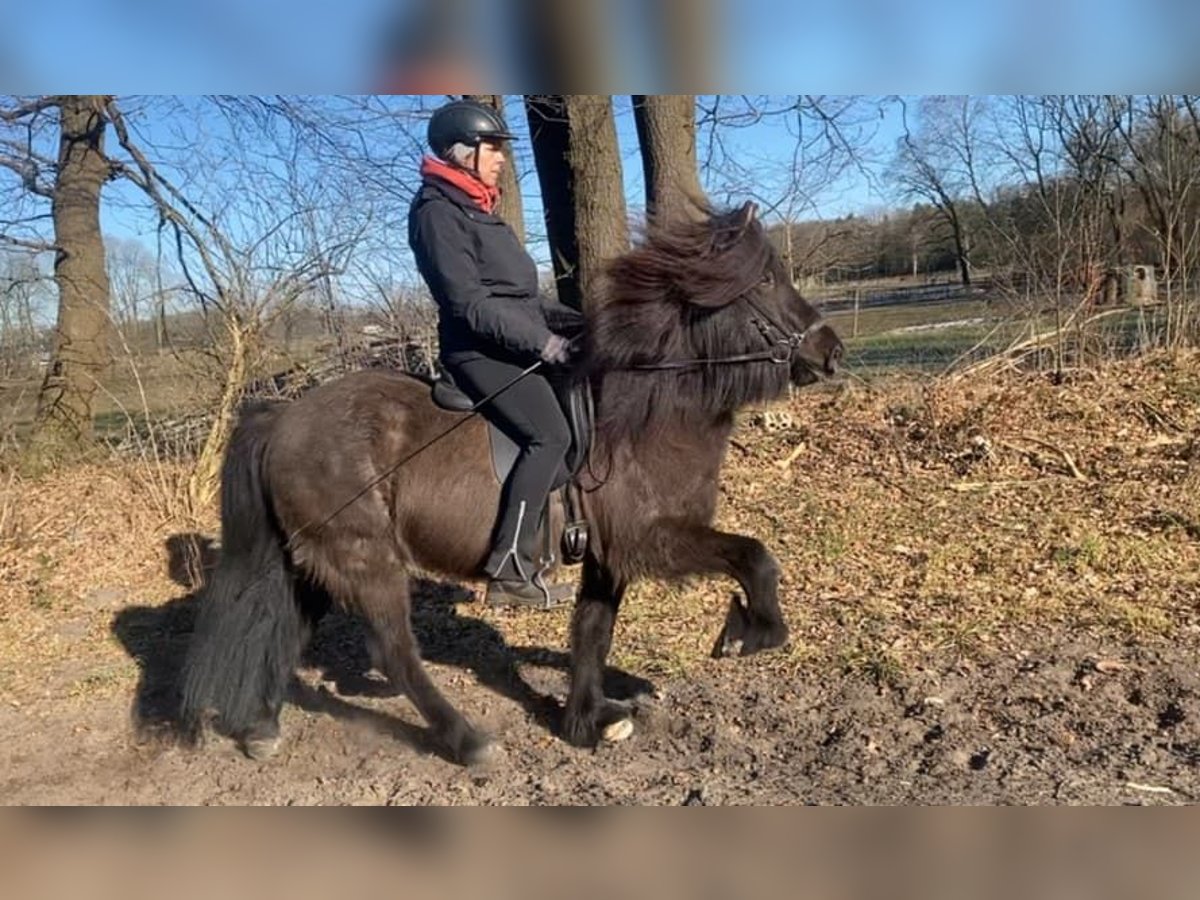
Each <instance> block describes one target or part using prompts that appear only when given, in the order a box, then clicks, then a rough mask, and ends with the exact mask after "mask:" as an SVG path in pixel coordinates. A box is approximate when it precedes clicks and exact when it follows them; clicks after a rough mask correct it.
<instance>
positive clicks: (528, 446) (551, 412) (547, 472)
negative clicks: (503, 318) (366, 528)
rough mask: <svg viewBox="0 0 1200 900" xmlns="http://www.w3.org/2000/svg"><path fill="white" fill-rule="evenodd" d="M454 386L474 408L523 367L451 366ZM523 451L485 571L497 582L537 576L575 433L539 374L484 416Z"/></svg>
mask: <svg viewBox="0 0 1200 900" xmlns="http://www.w3.org/2000/svg"><path fill="white" fill-rule="evenodd" d="M446 368H447V369H448V370H449V372H450V376H451V377H452V378H453V379H454V383H455V384H457V385H458V386H459V387H460V388H462V390H463V392H464V393H466V394H467V396H469V397H470V398H471V399H472V400H473V401H474V402H476V403H478V402H479V401H480V400H481V399H483V398H484V397H486V396H488V395H489V394H491V393H492V392H493V391H496V390H499V389H500V388H502V387H504V385H506V384H508V383H509V382H510V381H512V380H513V379H514V378H516V377H517V376H518V375H520V374H521V371H522V367H521V366H518V365H515V364H513V363H510V362H504V361H501V360H497V359H488V358H482V359H469V360H466V361H462V362H457V363H447V364H446ZM482 412H483V413H484V415H486V416H487V418H488V419H490V420H491V421H493V422H495V423H496V425H497V426H498V427H500V428H501V429H502V430H503V431H504V432H505V433H506V434H507V435H508V436H509V437H511V438H512V439H513V440H514V441H516V443H517V444H518V445H519V446H520V448H521V453H520V455H519V456H518V457H517V461H516V463H515V464H514V465H513V469H512V472H511V473H510V474H509V476H508V480H507V481H506V482H505V484H504V489H503V491H502V493H501V498H500V512H499V515H498V517H497V519H496V527H495V531H494V532H493V536H492V552H491V555H490V556H489V557H488V560H487V563H486V565H485V567H484V568H485V570H486V572H487V574H489V575H491V576H492V577H494V578H513V579H516V578H519V579H521V580H525V581H527V580H529V579H530V578H532V577H533V575H534V574H535V573H536V572H537V570H538V563H537V560H538V558H539V555H540V554H539V552H538V530H539V525H540V524H541V520H542V515H543V512H544V510H545V508H546V500H547V497H548V495H549V493H550V488H551V486H552V485H553V483H554V479H555V476H556V475H557V474H558V471H559V468H560V466H562V464H563V459H564V457H565V456H566V455H567V450H569V449H570V443H571V431H570V428H569V426H568V425H567V420H566V417H565V416H564V415H563V411H562V406H561V405H560V404H559V402H558V398H557V396H555V393H554V389H553V388H552V387H551V386H550V382H549V381H547V380H546V378H545V377H544V376H542V375H540V374H538V373H537V372H533V373H530V374H529V375H526V376H525V377H524V378H522V379H521V380H520V381H518V382H517V383H516V384H514V385H512V386H511V387H510V388H508V389H507V390H506V391H504V392H503V393H502V394H500V395H499V396H498V397H496V398H495V399H494V400H492V401H491V402H490V403H488V405H487V406H486V407H484V409H483V410H482Z"/></svg>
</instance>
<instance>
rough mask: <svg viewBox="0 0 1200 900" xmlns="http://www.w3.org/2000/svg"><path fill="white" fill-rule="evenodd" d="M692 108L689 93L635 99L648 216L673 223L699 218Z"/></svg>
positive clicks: (699, 190) (701, 197) (635, 115)
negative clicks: (679, 219) (675, 219)
mask: <svg viewBox="0 0 1200 900" xmlns="http://www.w3.org/2000/svg"><path fill="white" fill-rule="evenodd" d="M695 106H696V101H695V97H694V96H693V95H692V94H637V95H635V96H634V98H633V118H634V122H635V123H636V124H637V134H638V143H639V144H640V145H641V148H642V171H643V173H644V175H645V180H646V215H647V216H659V217H662V218H664V219H673V218H681V217H698V216H699V214H700V205H699V204H701V203H703V198H704V191H703V190H702V189H701V187H700V174H699V171H698V169H697V165H696V111H695Z"/></svg>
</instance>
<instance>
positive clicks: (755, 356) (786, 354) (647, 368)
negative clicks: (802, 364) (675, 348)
mask: <svg viewBox="0 0 1200 900" xmlns="http://www.w3.org/2000/svg"><path fill="white" fill-rule="evenodd" d="M746 303H747V305H748V306H749V307H750V308H751V309H752V310H754V312H755V314H756V315H755V317H754V318H752V319H751V320H750V322H751V324H753V325H754V326H755V327H756V328H757V329H758V332H759V334H761V335H762V336H763V338H764V339H765V340H766V341H768V342H769V344H770V346H769V347H768V348H767V349H765V350H758V351H755V352H753V353H738V354H735V355H734V356H711V357H703V358H700V359H672V360H666V361H665V362H658V363H632V364H630V365H627V366H621V368H622V369H627V370H628V369H632V370H634V371H638V372H661V371H664V370H671V369H676V370H677V369H696V368H704V367H705V366H718V365H729V364H736V363H750V362H770V363H773V364H775V365H780V366H781V365H785V364H787V363H790V362H791V361H792V357H793V356H794V355H795V354H796V353H797V352H798V351H799V350H800V345H801V344H803V343H804V341H805V340H806V339H807V338H808V336H809V335H810V334H811V333H812V332H813V331H815V330H816V329H818V328H820V327H821V326H822V325H823V324H825V320H824V319H822V318H821V317H820V316H819V315H818V316H817V317H816V318H815V319H813V321H812V322H810V323H809V324H808V325H807V326H806V327H805V329H804V330H803V331H788V330H787V329H786V328H784V327H783V326H782V325H780V324H779V323H778V322H777V321H775V319H774V318H772V317H771V316H770V315H768V314H767V313H765V312H763V310H762V309H760V308H759V306H758V305H757V304H756V303H755V302H754V301H753V300H751V299H750V298H748V297H747V298H746ZM772 328H773V329H775V335H774V336H773V335H772V334H771V329H772Z"/></svg>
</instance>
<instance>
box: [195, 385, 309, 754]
mask: <svg viewBox="0 0 1200 900" xmlns="http://www.w3.org/2000/svg"><path fill="white" fill-rule="evenodd" d="M279 408H280V406H279V405H278V404H266V403H254V404H247V405H246V406H245V407H244V408H243V410H242V413H241V417H240V420H239V422H238V425H237V427H236V428H235V429H234V431H233V434H232V436H231V437H230V440H229V447H228V449H227V450H226V451H225V461H224V465H223V467H222V470H221V555H220V561H219V562H218V563H217V567H216V571H215V572H214V573H213V576H212V579H211V581H210V582H209V583H208V584H207V585H206V587H205V589H204V591H203V592H202V595H201V597H200V602H199V609H198V611H197V613H196V625H195V629H194V631H193V634H192V640H191V646H190V647H189V648H188V654H187V658H186V660H185V661H184V667H183V677H182V680H181V688H182V690H181V693H182V697H181V704H180V720H181V724H182V726H183V732H184V735H185V736H186V737H189V738H191V739H192V740H195V739H197V738H198V737H199V736H200V734H201V732H202V729H203V727H204V724H205V722H206V721H208V720H210V719H211V720H212V723H213V725H214V726H215V727H216V728H218V729H219V730H220V731H222V732H224V733H226V734H230V735H232V736H234V737H238V738H242V739H245V738H246V737H247V736H253V735H254V732H255V727H256V726H259V727H261V726H262V725H263V724H264V723H268V722H270V723H274V722H275V721H276V719H277V717H278V713H279V708H280V707H281V706H282V704H283V696H284V693H285V691H286V689H287V686H288V682H289V680H290V679H291V676H292V672H293V670H294V669H295V666H296V663H297V661H298V659H299V655H300V650H301V641H302V634H303V625H302V621H301V614H300V610H299V608H298V606H297V603H296V600H295V597H294V593H295V590H294V586H293V579H292V574H291V572H290V570H289V563H288V560H287V557H286V554H285V550H284V544H285V537H284V535H283V533H282V531H281V530H280V527H279V524H278V523H277V522H276V520H275V516H274V514H273V512H272V509H271V503H270V499H269V497H268V496H267V487H266V484H265V483H264V481H263V457H264V452H265V450H266V448H267V443H268V440H269V438H270V432H271V428H272V426H273V425H274V423H275V418H276V414H277V413H278V411H279Z"/></svg>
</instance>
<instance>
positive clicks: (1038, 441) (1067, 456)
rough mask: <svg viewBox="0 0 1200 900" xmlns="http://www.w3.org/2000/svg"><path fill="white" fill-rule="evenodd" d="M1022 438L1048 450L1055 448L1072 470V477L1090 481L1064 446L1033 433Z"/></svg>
mask: <svg viewBox="0 0 1200 900" xmlns="http://www.w3.org/2000/svg"><path fill="white" fill-rule="evenodd" d="M1021 438H1022V440H1026V441H1029V442H1030V443H1033V444H1038V445H1039V446H1042V447H1045V448H1046V449H1048V450H1053V451H1054V452H1055V453H1057V454H1058V455H1059V456H1061V457H1062V459H1063V462H1064V463H1066V464H1067V468H1068V469H1069V470H1070V472H1071V477H1072V478H1075V479H1076V480H1078V481H1088V480H1089V479H1088V477H1087V476H1086V475H1084V474H1083V473H1082V472H1080V471H1079V467H1078V466H1077V465H1075V460H1074V459H1073V458H1072V456H1071V454H1070V453H1068V452H1067V451H1066V450H1064V449H1063V448H1062V447H1060V446H1058V444H1055V443H1053V442H1051V441H1047V440H1045V439H1044V438H1040V437H1036V436H1035V435H1032V434H1024V435H1021Z"/></svg>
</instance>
